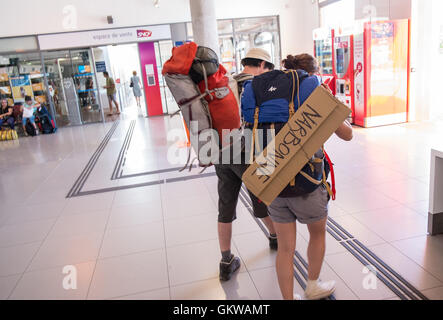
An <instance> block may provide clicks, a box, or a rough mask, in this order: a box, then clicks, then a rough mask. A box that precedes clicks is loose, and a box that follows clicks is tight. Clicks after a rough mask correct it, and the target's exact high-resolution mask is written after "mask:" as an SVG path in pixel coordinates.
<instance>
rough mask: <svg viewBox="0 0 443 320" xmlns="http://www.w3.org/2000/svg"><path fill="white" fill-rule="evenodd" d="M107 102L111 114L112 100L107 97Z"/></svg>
mask: <svg viewBox="0 0 443 320" xmlns="http://www.w3.org/2000/svg"><path fill="white" fill-rule="evenodd" d="M108 102H109V114H112V100H111V99H109V98H108Z"/></svg>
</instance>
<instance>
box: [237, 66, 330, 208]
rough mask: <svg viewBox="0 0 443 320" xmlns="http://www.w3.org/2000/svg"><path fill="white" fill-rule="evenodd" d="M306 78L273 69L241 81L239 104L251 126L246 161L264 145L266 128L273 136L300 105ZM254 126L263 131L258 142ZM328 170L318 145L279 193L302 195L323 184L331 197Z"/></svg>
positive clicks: (295, 73)
mask: <svg viewBox="0 0 443 320" xmlns="http://www.w3.org/2000/svg"><path fill="white" fill-rule="evenodd" d="M308 77H309V75H308V74H307V73H306V72H305V71H302V70H297V71H295V70H290V71H279V70H276V71H271V72H268V73H265V74H263V75H261V76H258V77H255V78H254V79H253V80H252V81H250V82H247V83H245V88H244V92H243V96H242V106H241V107H242V111H243V116H244V118H245V121H246V122H247V125H246V126H247V127H248V128H250V129H252V141H251V149H250V150H251V155H250V163H253V161H254V160H255V154H256V153H257V150H258V151H262V150H264V149H265V148H266V146H267V142H268V137H267V132H268V130H271V131H273V132H274V137H275V135H277V134H278V133H279V132H280V130H281V129H282V128H283V127H284V126H285V125H286V123H287V122H288V121H289V119H290V118H291V117H292V116H293V115H294V114H295V112H296V111H297V110H298V107H299V106H301V101H300V84H301V83H302V82H303V81H304V80H305V79H307V78H308ZM258 129H262V130H263V135H261V137H262V139H261V141H258V140H260V139H258ZM270 140H271V139H270ZM331 170H332V172H333V168H332V163H331V162H330V159H329V157H328V156H327V154H326V152H325V150H324V148H321V149H320V150H318V151H317V152H316V153H315V154H314V156H313V157H312V158H311V159H310V160H309V161H308V162H307V163H306V165H305V166H304V167H303V168H302V170H301V171H300V172H299V173H298V174H297V175H296V176H295V177H294V180H293V181H292V182H291V183H290V184H289V185H288V186H287V187H286V188H285V189H284V190H283V191H282V193H281V194H280V195H279V196H280V197H284V198H289V197H298V196H304V195H307V194H310V193H312V192H314V191H315V190H317V188H318V187H319V186H321V185H324V187H325V188H326V189H327V190H328V193H329V195H330V197H332V199H335V182H334V181H333V188H332V189H331V186H330V185H329V183H328V182H327V179H328V176H329V173H330V172H331ZM332 175H333V174H332ZM333 178H335V177H333ZM333 180H334V179H333Z"/></svg>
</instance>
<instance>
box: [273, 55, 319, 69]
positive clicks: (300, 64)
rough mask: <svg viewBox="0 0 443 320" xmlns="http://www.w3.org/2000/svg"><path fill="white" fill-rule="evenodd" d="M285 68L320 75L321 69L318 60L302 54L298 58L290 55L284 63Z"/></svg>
mask: <svg viewBox="0 0 443 320" xmlns="http://www.w3.org/2000/svg"><path fill="white" fill-rule="evenodd" d="M282 64H283V67H284V68H285V69H288V70H300V69H301V70H305V71H306V72H308V73H312V74H315V73H318V72H319V67H318V62H317V59H315V58H314V57H313V56H311V55H310V54H307V53H302V54H299V55H296V56H293V55H288V56H287V57H286V59H284V60H283V61H282Z"/></svg>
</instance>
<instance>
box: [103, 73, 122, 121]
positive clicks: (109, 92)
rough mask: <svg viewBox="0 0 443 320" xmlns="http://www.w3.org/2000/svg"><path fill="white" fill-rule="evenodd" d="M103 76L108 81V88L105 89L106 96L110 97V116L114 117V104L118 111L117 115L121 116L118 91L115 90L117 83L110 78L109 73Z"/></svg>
mask: <svg viewBox="0 0 443 320" xmlns="http://www.w3.org/2000/svg"><path fill="white" fill-rule="evenodd" d="M103 76H104V77H105V79H106V86H104V87H103V88H105V89H106V94H107V95H108V101H109V114H108V116H112V102H114V104H115V107H116V109H117V114H120V108H119V106H118V102H117V99H116V93H117V90H116V89H115V82H114V79H112V78H111V77H110V76H109V73H108V72H107V71H105V72H103Z"/></svg>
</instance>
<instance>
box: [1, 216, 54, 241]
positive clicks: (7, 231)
mask: <svg viewBox="0 0 443 320" xmlns="http://www.w3.org/2000/svg"><path fill="white" fill-rule="evenodd" d="M55 221H56V219H47V220H38V221H33V222H26V223H23V224H18V225H12V226H3V227H2V228H0V247H10V246H15V245H20V244H26V243H31V242H37V241H42V240H43V239H45V237H46V236H47V235H48V233H49V231H50V230H51V228H52V226H53V225H54V223H55Z"/></svg>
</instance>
